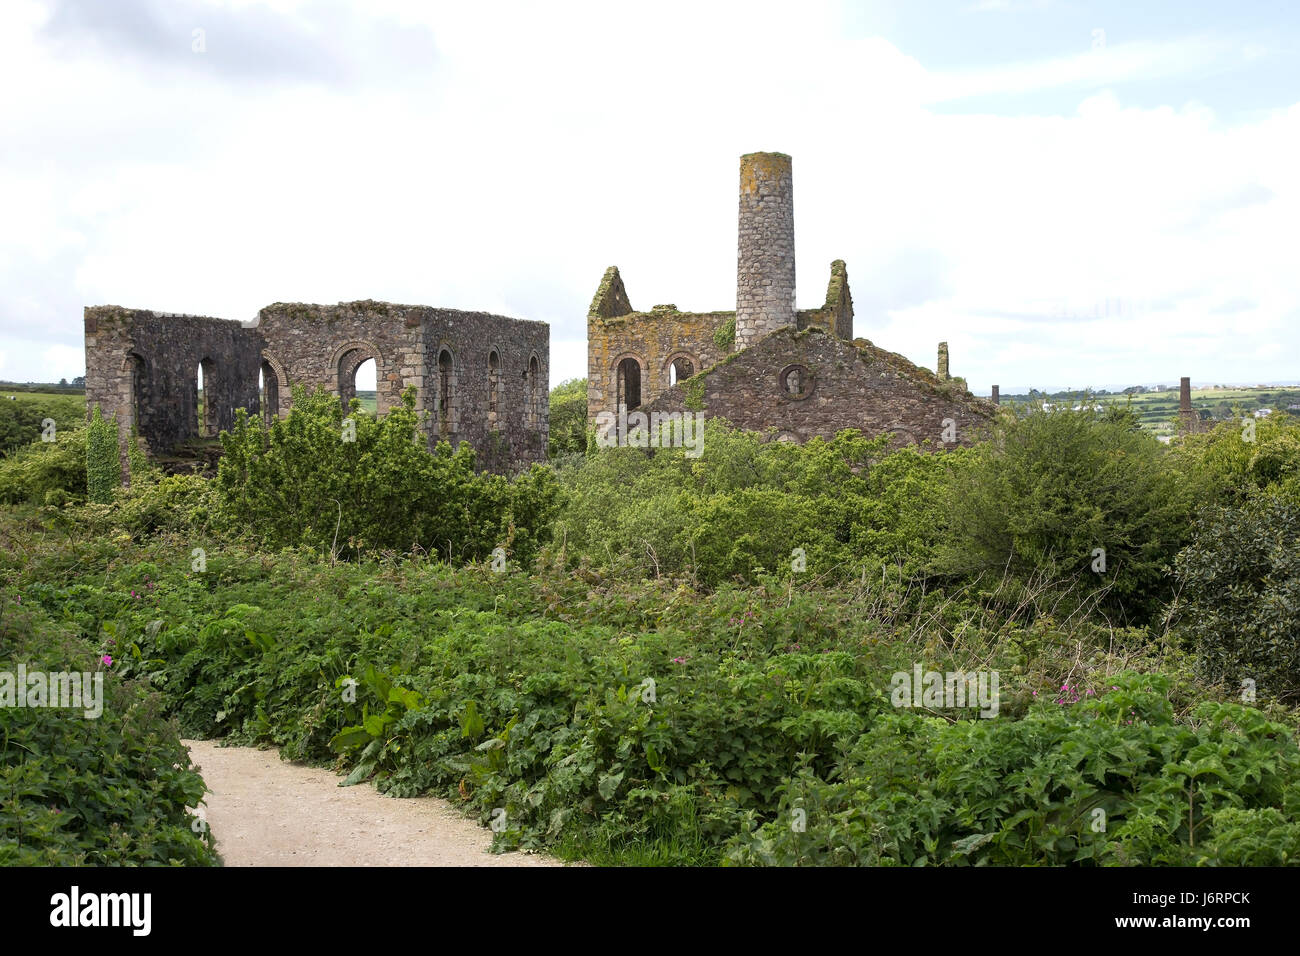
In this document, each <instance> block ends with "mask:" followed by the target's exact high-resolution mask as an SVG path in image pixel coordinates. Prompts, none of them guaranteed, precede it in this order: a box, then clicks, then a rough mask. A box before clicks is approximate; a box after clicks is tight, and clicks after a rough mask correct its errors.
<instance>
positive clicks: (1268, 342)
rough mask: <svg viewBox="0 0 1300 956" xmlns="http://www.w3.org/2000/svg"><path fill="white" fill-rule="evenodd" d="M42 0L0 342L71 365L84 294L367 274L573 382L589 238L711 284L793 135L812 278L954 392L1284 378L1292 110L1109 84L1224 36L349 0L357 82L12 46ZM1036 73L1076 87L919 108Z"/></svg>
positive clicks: (7, 65) (318, 285) (11, 136)
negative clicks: (839, 281) (769, 154)
mask: <svg viewBox="0 0 1300 956" xmlns="http://www.w3.org/2000/svg"><path fill="white" fill-rule="evenodd" d="M146 6H148V5H147V4H146ZM227 6H229V5H227ZM327 6H328V7H329V10H331V11H332V12H330V13H329V15H328V16H325V17H324V19H314V18H317V17H319V16H321V14H320V10H321V9H322V8H321V6H320V5H319V4H303V3H294V2H277V3H276V4H275V5H274V7H273V8H265V7H261V6H257V5H255V4H253V3H252V2H251V0H241V2H240V3H238V4H235V5H234V6H233V9H235V10H236V12H238V11H240V10H242V11H244V12H245V13H247V12H248V11H250V10H257V11H259V13H258V16H259V17H260V19H259V20H258V22H259V23H263V24H269V25H270V26H269V27H267V29H270V28H271V27H276V28H278V26H277V25H283V29H284V31H285V32H284V38H283V42H284V43H290V42H297V41H296V40H294V39H293V38H295V37H300V36H304V35H311V34H312V31H313V30H316V31H317V32H319V30H320V29H322V27H321V24H322V23H324V24H336V23H338V22H340V17H342V16H344V15H345V14H344V13H341V12H339V11H340V9H342V8H337V5H327ZM44 9H45V8H44V7H43V6H42V5H39V4H35V3H26V2H22V0H16V2H14V3H12V4H5V5H4V7H3V8H2V9H0V83H3V84H4V85H5V86H6V87H7V88H17V89H21V90H23V91H24V95H23V96H17V97H7V98H5V99H4V100H3V101H0V126H2V127H3V128H4V129H5V130H6V136H5V138H4V141H3V142H0V196H2V197H3V199H4V204H5V208H6V215H5V217H4V218H3V220H0V332H3V333H4V344H5V348H6V350H7V351H8V352H9V353H10V360H11V362H18V363H20V364H21V363H25V364H26V365H28V366H35V365H37V364H38V362H39V364H40V366H41V367H42V368H43V367H46V366H47V365H48V364H49V362H50V361H57V362H70V363H72V364H71V365H69V366H68V367H66V368H63V369H62V370H58V369H54V370H51V371H50V372H49V373H48V374H50V375H52V376H53V377H54V378H56V379H57V378H59V377H64V376H66V377H69V378H70V377H72V375H75V374H80V371H81V357H80V341H81V316H80V310H81V306H83V305H88V304H98V303H110V302H111V303H116V304H120V305H127V306H140V307H154V308H159V309H163V310H169V311H178V312H193V313H199V314H213V315H221V316H226V317H229V318H238V319H248V318H251V317H252V316H253V315H254V314H255V313H256V311H257V309H258V308H260V307H261V306H263V305H266V304H268V303H270V302H272V301H276V300H286V301H292V300H308V301H324V302H333V301H339V300H343V299H352V298H369V297H373V298H380V299H389V300H392V301H404V302H418V303H424V304H430V305H442V306H450V307H459V308H471V309H486V310H490V311H500V312H504V313H507V314H513V315H520V316H525V317H528V318H536V319H543V320H546V321H548V322H550V323H552V379H553V380H554V381H556V382H558V381H559V380H561V379H564V378H570V377H574V376H581V375H583V374H585V368H586V362H585V350H584V348H583V347H582V340H583V338H584V336H585V315H586V308H587V304H588V302H589V301H590V298H591V294H592V292H593V291H594V289H595V286H596V284H597V282H598V281H599V279H600V276H601V274H602V272H603V270H604V268H605V267H606V266H608V265H610V264H617V265H619V266H620V268H621V270H622V272H623V275H624V278H625V281H626V282H627V285H628V289H629V292H630V294H631V297H632V301H633V303H634V304H635V305H637V306H638V307H642V308H648V307H650V306H651V305H654V304H656V303H663V302H673V303H676V304H678V305H679V306H681V307H683V308H699V309H719V308H730V307H732V304H733V302H734V297H735V279H734V269H735V248H736V245H735V244H736V236H735V228H736V224H735V217H736V205H735V202H736V200H735V192H736V177H737V163H738V156H739V155H740V154H741V153H743V152H749V151H752V150H759V149H777V150H782V151H784V152H788V153H791V154H792V155H793V156H794V169H795V211H796V221H797V227H798V234H797V245H798V251H799V279H800V283H799V290H800V292H799V298H800V301H801V304H805V305H806V304H814V303H816V302H818V301H820V299H821V297H822V295H823V293H824V290H825V282H826V279H827V276H828V267H829V262H830V261H831V259H834V258H843V259H845V260H846V261H847V263H848V268H849V277H850V282H851V283H852V284H853V288H854V295H855V299H856V300H857V301H858V303H859V314H858V317H857V333H858V334H859V335H864V336H867V337H869V338H871V339H872V340H873V341H876V342H877V343H878V344H880V345H882V346H884V347H886V348H889V349H893V350H896V351H901V352H903V353H905V354H907V355H908V356H909V357H910V358H912V359H913V360H914V361H917V362H920V363H922V364H925V365H928V366H932V365H933V362H934V345H935V343H937V342H938V341H939V340H941V339H947V340H948V341H950V342H951V343H952V349H953V371H954V373H956V374H962V375H965V376H967V378H968V379H969V380H970V381H971V384H972V385H973V386H975V387H980V388H983V387H987V385H988V384H991V383H992V382H995V381H997V382H1001V383H1012V382H1014V383H1022V382H1039V383H1042V384H1056V383H1061V384H1065V383H1073V384H1088V383H1089V382H1091V383H1094V384H1101V383H1109V382H1128V381H1148V380H1151V379H1153V378H1159V377H1162V376H1163V377H1164V378H1166V379H1171V378H1173V377H1175V376H1177V375H1179V374H1189V375H1192V376H1193V377H1194V378H1197V379H1201V378H1204V379H1210V378H1215V379H1219V380H1224V379H1243V378H1244V379H1252V380H1253V379H1268V378H1281V377H1289V378H1294V377H1296V371H1295V369H1294V366H1293V365H1292V364H1291V358H1290V357H1291V356H1293V355H1294V354H1295V353H1296V352H1297V351H1298V349H1297V346H1298V345H1300V331H1297V326H1298V325H1300V323H1297V322H1296V321H1295V318H1296V316H1297V315H1298V314H1300V280H1298V279H1297V278H1296V274H1297V273H1296V270H1295V269H1294V267H1293V263H1292V261H1291V260H1292V259H1293V258H1294V250H1293V245H1294V243H1293V242H1292V240H1291V238H1290V237H1291V236H1292V235H1293V231H1294V226H1293V224H1294V223H1295V222H1296V221H1297V216H1298V214H1300V191H1298V190H1297V172H1296V169H1295V165H1294V156H1295V155H1296V154H1297V147H1300V104H1297V105H1296V106H1293V107H1291V108H1290V109H1286V110H1277V111H1272V112H1264V113H1261V114H1259V115H1258V116H1255V117H1254V118H1252V119H1250V120H1249V121H1242V122H1237V123H1234V124H1231V125H1228V124H1225V123H1224V121H1223V120H1222V119H1221V118H1220V117H1218V116H1216V115H1215V114H1214V113H1213V112H1212V111H1211V110H1209V109H1207V108H1205V107H1204V106H1201V105H1198V104H1196V103H1194V102H1184V101H1182V100H1179V99H1171V102H1169V103H1168V105H1166V106H1163V107H1160V108H1156V109H1149V108H1148V109H1139V108H1136V107H1134V106H1132V105H1130V103H1129V102H1128V101H1126V99H1125V97H1124V95H1123V92H1122V90H1123V83H1125V82H1127V81H1132V80H1155V79H1161V80H1165V81H1175V82H1173V87H1174V88H1176V86H1177V83H1176V78H1177V77H1179V76H1181V75H1183V74H1191V73H1196V72H1197V71H1201V70H1204V69H1205V68H1206V67H1207V64H1211V63H1214V62H1217V59H1218V58H1220V57H1227V56H1230V57H1233V58H1234V59H1235V60H1240V58H1241V45H1240V43H1236V44H1235V45H1234V44H1232V43H1229V42H1227V41H1225V42H1224V43H1222V44H1220V43H1218V42H1217V41H1211V40H1206V39H1203V38H1197V37H1192V38H1186V39H1171V40H1170V41H1169V42H1167V43H1148V44H1143V45H1136V44H1115V45H1111V46H1108V47H1107V48H1106V49H1105V50H1104V51H1096V52H1093V51H1090V50H1088V51H1081V52H1080V53H1079V54H1078V55H1072V56H1066V57H1062V58H1058V59H1055V60H1045V61H1036V62H1030V63H1023V64H1009V65H1006V66H1002V67H999V68H996V69H986V70H976V71H972V70H965V71H956V72H954V71H947V70H944V69H942V68H940V67H936V66H934V65H924V64H922V63H920V62H919V61H918V60H916V59H915V58H914V57H912V56H909V55H908V54H907V52H906V51H903V50H899V49H897V48H896V47H894V46H893V45H891V44H890V43H888V42H887V41H885V40H883V39H880V38H851V37H845V36H843V35H842V25H841V22H840V17H839V11H838V8H836V7H835V6H833V5H823V4H815V5H809V6H807V7H803V6H801V7H800V8H798V9H797V12H796V10H795V9H794V8H791V7H789V6H788V5H778V4H774V3H772V4H767V3H761V4H756V3H746V4H744V5H714V4H691V5H679V4H659V5H656V6H654V7H653V8H643V10H641V11H637V10H634V9H631V8H627V7H623V6H621V5H610V4H603V3H602V4H595V3H592V4H581V5H577V4H575V5H561V6H555V5H550V4H547V5H536V4H521V5H516V4H502V5H496V6H493V7H491V8H484V7H483V6H481V5H478V4H473V5H470V4H446V5H435V6H426V5H409V4H401V3H397V2H394V0H384V2H377V3H375V4H373V5H367V6H366V7H365V8H364V13H358V12H357V11H358V10H361V9H363V8H349V12H348V13H347V14H346V15H350V16H354V17H359V16H364V15H371V16H374V17H376V18H378V17H383V18H384V19H385V23H387V24H389V26H386V27H384V28H383V29H379V28H378V27H376V28H375V29H373V30H362V31H360V32H359V33H358V37H359V39H358V40H357V43H358V44H359V45H358V47H357V48H355V49H348V48H347V47H346V44H341V43H340V42H339V41H338V38H337V37H326V38H324V39H323V40H322V41H321V49H322V50H324V51H326V52H325V53H322V54H321V56H327V55H329V56H339V57H344V58H345V59H346V61H347V70H346V71H345V74H346V78H347V79H346V81H336V80H335V79H332V78H330V77H332V74H330V72H329V71H328V70H325V69H323V68H322V69H321V70H317V71H315V72H312V73H309V75H307V77H306V79H304V81H302V82H296V81H291V80H289V79H284V78H283V77H277V76H275V75H267V76H262V75H259V76H257V77H255V78H254V79H247V78H242V79H233V78H232V77H231V76H230V75H229V74H228V73H225V72H222V70H221V69H218V68H217V67H216V66H214V67H213V68H212V69H211V70H207V71H206V72H205V68H204V67H202V66H201V65H198V66H195V67H190V66H189V65H188V64H186V65H185V67H184V68H180V67H178V66H177V65H176V63H175V62H174V56H173V54H171V53H170V52H168V53H167V54H166V55H165V56H162V55H159V56H158V57H155V58H152V59H151V54H149V53H148V52H147V51H146V52H143V53H142V52H139V51H135V52H133V53H132V54H131V55H130V56H126V55H121V53H120V51H119V53H118V55H114V50H113V48H112V46H111V45H110V46H108V47H105V46H104V45H103V44H97V45H87V46H85V47H84V48H80V47H79V48H76V49H75V50H74V51H73V52H74V53H75V55H72V54H70V53H69V52H68V51H67V50H62V51H61V50H60V49H56V48H55V47H54V46H51V45H50V44H48V43H43V42H38V41H35V40H33V36H34V35H35V34H36V31H37V30H38V29H39V27H40V24H41V22H42V16H43V13H42V11H43V10H44ZM268 9H270V10H273V11H274V14H275V15H274V16H272V15H271V14H270V13H268V12H267V10H268ZM176 18H177V22H181V21H183V20H184V18H183V17H180V16H179V15H176ZM277 18H279V19H277ZM186 22H187V21H186ZM392 24H396V25H397V26H396V27H393V26H392ZM404 29H407V30H411V31H425V32H421V33H420V35H421V36H424V35H426V33H427V35H428V36H431V37H432V43H433V45H434V46H435V47H436V53H435V55H434V56H432V57H431V58H428V61H427V65H422V64H425V63H426V61H425V59H422V58H421V57H420V56H419V55H417V54H409V51H407V52H405V53H404V52H402V50H398V52H397V53H395V54H394V56H397V55H399V54H400V55H401V56H405V57H407V59H405V60H402V61H401V62H402V63H404V64H405V65H404V67H403V70H402V71H400V73H401V75H400V79H397V78H394V76H393V70H392V68H391V64H385V63H383V62H382V60H383V59H384V53H385V50H386V49H387V48H386V47H384V46H383V44H384V43H386V42H389V40H391V38H392V37H393V36H394V35H395V34H394V30H396V31H397V34H400V33H401V31H402V30H404ZM187 35H188V34H187ZM386 38H387V39H386ZM74 39H75V36H74ZM68 42H72V41H68ZM187 42H188V41H187ZM212 42H213V38H212V37H211V36H209V48H210V49H211V44H212ZM261 42H262V43H263V45H264V47H265V48H266V49H275V48H276V44H277V43H278V42H281V41H280V40H279V39H277V36H274V35H272V36H267V37H264V38H263V39H262V41H261ZM340 48H342V52H340ZM408 54H409V55H408ZM208 62H215V60H213V61H208ZM321 77H325V78H324V79H322V78H321ZM1112 88H1113V89H1112ZM1042 90H1057V91H1060V90H1068V91H1078V92H1077V103H1078V108H1077V110H1075V111H1074V112H1073V113H1070V114H1068V115H1063V116H1036V115H1017V116H1000V115H976V114H970V113H965V114H959V115H951V114H947V113H942V112H937V111H936V110H937V108H938V106H940V105H942V104H951V103H957V102H965V101H969V100H970V99H971V98H974V97H984V96H998V95H1003V94H1020V93H1032V92H1035V91H1042ZM1121 301H1122V302H1123V303H1124V306H1122V307H1121V306H1119V305H1115V306H1114V307H1113V310H1112V313H1113V314H1111V315H1109V316H1107V315H1106V314H1105V313H1106V309H1105V308H1104V307H1102V306H1100V305H1099V303H1106V302H1111V303H1116V302H1121ZM1225 302H1236V303H1238V305H1240V306H1241V307H1240V308H1239V309H1238V310H1237V311H1234V312H1232V313H1231V314H1225V313H1222V312H1215V311H1214V310H1215V309H1216V308H1218V307H1220V306H1221V305H1222V304H1223V303H1225ZM1243 303H1248V305H1242V304H1243ZM1062 316H1065V317H1066V320H1062ZM74 356H75V358H74Z"/></svg>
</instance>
